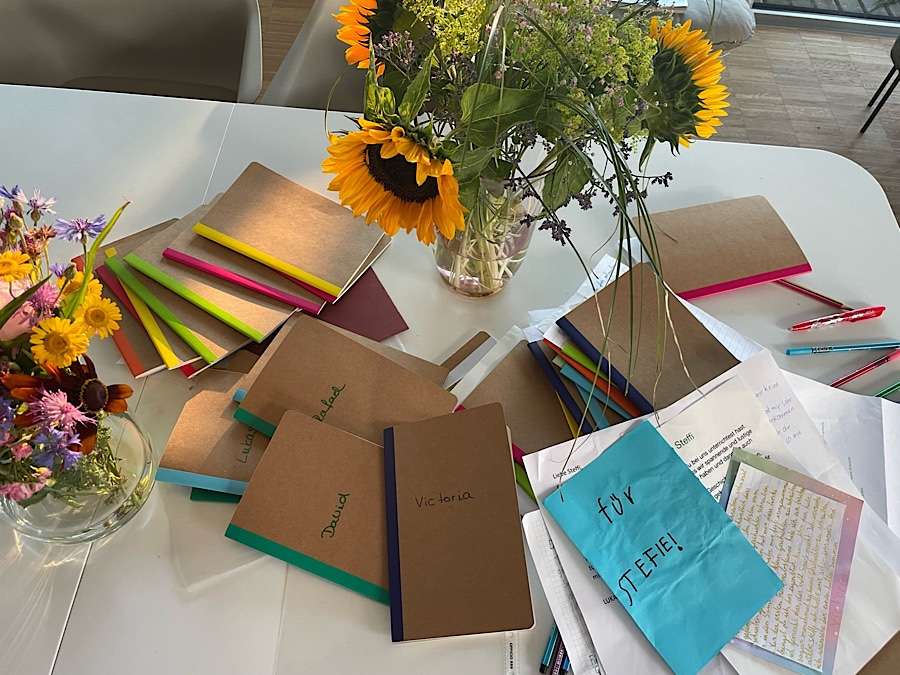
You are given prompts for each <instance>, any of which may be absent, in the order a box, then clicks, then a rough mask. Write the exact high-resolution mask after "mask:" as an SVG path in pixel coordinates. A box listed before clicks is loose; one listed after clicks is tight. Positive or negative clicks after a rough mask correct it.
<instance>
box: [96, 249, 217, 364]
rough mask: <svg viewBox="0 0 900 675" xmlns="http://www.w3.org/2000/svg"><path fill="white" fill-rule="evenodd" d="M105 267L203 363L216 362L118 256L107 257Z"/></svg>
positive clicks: (194, 336) (213, 355)
mask: <svg viewBox="0 0 900 675" xmlns="http://www.w3.org/2000/svg"><path fill="white" fill-rule="evenodd" d="M106 266H107V267H108V268H109V269H110V270H112V272H113V274H115V275H116V276H117V277H118V278H119V281H121V282H122V283H123V284H125V285H126V286H128V288H130V289H131V290H132V291H133V292H134V293H135V294H136V295H137V296H138V297H139V298H140V299H141V300H143V301H144V304H146V305H147V306H148V307H149V308H150V309H152V310H153V313H154V314H156V315H157V316H158V317H159V318H160V319H162V320H163V321H164V322H165V323H166V325H167V326H169V328H171V329H172V331H173V332H174V333H175V334H176V335H177V336H178V337H180V338H181V339H182V340H184V342H185V344H187V345H188V347H190V348H191V349H193V350H194V351H195V352H196V353H197V354H198V355H199V356H200V357H201V358H202V359H203V360H204V361H206V362H207V363H215V362H216V361H218V357H217V356H216V355H215V354H213V352H212V351H211V350H210V349H209V347H207V346H206V345H204V344H203V343H202V342H201V341H200V339H199V338H198V337H197V336H196V335H194V333H193V332H192V331H191V329H190V328H188V327H187V326H186V325H184V323H182V322H181V321H180V320H179V319H178V317H177V316H175V315H174V314H173V313H172V311H171V310H170V309H169V308H168V307H166V306H165V305H164V304H163V303H162V302H160V300H159V298H157V297H156V296H155V295H153V293H151V292H150V290H149V289H148V288H147V287H146V286H144V284H142V283H141V282H140V281H138V280H137V277H135V276H134V274H132V273H131V271H130V270H129V269H128V266H127V265H125V264H124V263H123V262H122V261H121V260H119V258H118V256H107V258H106Z"/></svg>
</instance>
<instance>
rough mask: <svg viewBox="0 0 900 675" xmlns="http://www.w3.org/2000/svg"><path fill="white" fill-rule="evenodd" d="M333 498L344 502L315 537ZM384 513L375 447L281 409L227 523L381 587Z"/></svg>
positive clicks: (381, 463) (380, 463)
mask: <svg viewBox="0 0 900 675" xmlns="http://www.w3.org/2000/svg"><path fill="white" fill-rule="evenodd" d="M339 493H341V494H348V493H349V497H348V498H347V499H346V503H345V504H344V505H343V508H342V510H341V512H340V514H341V515H340V518H339V519H338V521H337V526H336V527H335V528H334V531H333V536H328V533H327V532H326V533H325V534H324V535H323V530H324V529H325V528H327V527H328V526H329V525H330V523H331V520H332V513H333V512H334V510H335V505H336V503H337V501H338V494H339ZM384 509H385V502H384V453H383V451H382V449H381V446H379V445H375V444H374V443H370V442H368V441H366V440H363V439H362V438H359V437H357V436H354V435H353V434H348V433H347V432H345V431H341V430H340V429H336V428H334V427H331V426H328V425H327V424H322V423H321V422H317V421H315V420H314V419H312V418H311V417H309V416H308V415H304V414H302V413H299V412H296V411H288V412H286V413H285V414H284V417H282V419H281V424H280V425H279V426H278V431H276V432H275V435H274V436H273V437H272V440H271V441H269V446H268V448H267V449H266V453H265V455H264V456H263V458H262V461H260V463H259V465H258V466H257V468H256V472H255V473H254V474H253V479H252V480H251V481H250V484H249V485H248V486H247V491H246V492H245V493H244V496H243V497H242V498H241V503H240V504H239V505H238V507H237V511H235V513H234V517H233V518H232V519H231V522H232V524H234V525H237V526H238V527H242V528H243V529H245V530H249V531H250V532H254V533H255V534H258V535H259V536H261V537H265V538H266V539H269V540H271V541H274V542H276V543H278V544H281V545H282V546H286V547H287V548H289V549H292V550H294V551H299V552H300V553H303V554H305V555H307V556H310V557H312V558H315V559H316V560H319V561H321V562H324V563H325V564H327V565H331V566H332V567H337V568H338V569H341V570H343V571H345V572H349V573H350V574H352V575H354V576H357V577H360V578H362V579H365V580H366V581H369V582H371V583H373V584H376V585H377V586H381V587H382V588H384V589H387V587H388V578H387V531H386V530H387V528H386V518H385V512H384Z"/></svg>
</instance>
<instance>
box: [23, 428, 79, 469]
mask: <svg viewBox="0 0 900 675" xmlns="http://www.w3.org/2000/svg"><path fill="white" fill-rule="evenodd" d="M80 443H81V439H80V438H79V437H78V434H76V433H73V432H70V431H63V430H61V429H42V430H41V431H40V432H38V433H37V435H35V437H34V438H33V439H31V445H32V446H33V447H34V448H35V449H39V451H38V452H37V453H36V454H34V455H32V457H31V461H32V463H33V464H35V465H37V466H43V467H47V468H48V469H51V468H53V467H54V466H55V465H56V464H57V463H58V462H60V461H61V462H62V465H63V468H65V469H68V468H70V467H71V466H73V465H74V464H75V462H77V461H78V460H79V459H81V453H80V452H75V451H74V450H70V448H71V446H74V445H80Z"/></svg>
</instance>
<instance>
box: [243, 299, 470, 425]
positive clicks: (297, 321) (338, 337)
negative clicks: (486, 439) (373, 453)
mask: <svg viewBox="0 0 900 675" xmlns="http://www.w3.org/2000/svg"><path fill="white" fill-rule="evenodd" d="M279 338H280V339H279ZM357 340H359V337H358V336H354V337H353V338H350V337H348V336H346V335H343V334H341V333H339V332H338V331H336V330H335V329H334V328H332V327H330V326H327V325H325V324H323V323H321V322H320V321H317V320H316V319H313V318H311V317H308V316H305V315H302V314H300V315H298V316H296V317H295V318H294V323H293V325H292V326H291V327H290V329H289V330H287V331H286V332H284V335H283V336H282V334H279V335H278V338H277V339H276V340H274V341H273V343H272V345H270V348H269V350H267V353H266V354H265V355H264V356H263V357H262V358H261V359H260V361H259V362H257V365H258V366H260V367H259V369H258V370H257V369H256V367H254V370H256V372H255V373H254V371H251V372H250V374H249V375H248V376H246V377H247V380H251V383H250V385H249V387H247V392H246V395H245V396H244V397H243V400H242V401H241V405H240V407H239V408H238V410H237V411H236V412H235V419H237V420H239V421H241V422H243V423H244V424H247V425H249V426H251V427H253V428H255V429H257V430H258V431H261V432H263V433H265V434H267V435H269V436H271V435H272V434H273V433H274V432H275V428H276V427H277V426H278V423H279V421H280V420H281V416H282V415H283V414H284V413H285V412H286V411H287V410H297V411H299V412H302V413H304V414H307V415H309V416H311V417H314V418H316V419H318V420H319V421H322V422H325V423H326V424H330V425H333V426H336V427H338V428H340V429H343V430H344V431H348V432H350V433H352V434H356V435H357V436H360V437H362V438H365V439H367V440H369V441H371V442H373V443H380V442H381V435H382V432H383V431H384V429H385V428H386V427H388V426H390V425H392V424H397V423H400V422H411V421H416V420H421V419H426V418H428V417H433V416H434V415H440V414H442V413H446V412H449V411H451V410H453V408H454V407H455V405H456V397H455V396H453V395H452V394H450V393H449V392H447V391H446V390H444V388H443V387H442V386H441V385H440V384H436V383H435V382H433V381H430V380H428V379H426V378H425V377H422V376H421V375H419V374H417V373H414V372H413V371H411V370H408V369H407V368H405V367H403V366H401V365H399V364H397V363H396V362H395V361H392V360H391V359H388V358H386V357H385V356H382V355H381V354H379V353H378V352H377V351H375V350H374V349H373V348H370V347H367V346H364V345H363V344H360V342H358V341H357ZM380 347H383V345H380ZM260 362H262V365H260ZM436 367H439V366H436ZM254 376H255V377H254ZM444 376H446V373H445V374H444Z"/></svg>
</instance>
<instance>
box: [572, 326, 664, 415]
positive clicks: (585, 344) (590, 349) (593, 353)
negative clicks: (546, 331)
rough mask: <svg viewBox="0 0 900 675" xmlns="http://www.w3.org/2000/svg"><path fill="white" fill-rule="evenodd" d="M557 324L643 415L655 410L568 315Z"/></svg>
mask: <svg viewBox="0 0 900 675" xmlns="http://www.w3.org/2000/svg"><path fill="white" fill-rule="evenodd" d="M556 325H557V326H559V327H560V329H561V330H562V332H563V333H565V334H566V335H567V336H568V338H569V339H570V340H571V341H572V342H574V343H575V346H576V347H578V349H580V350H581V351H583V352H584V353H585V355H586V356H587V357H588V358H589V359H590V360H591V361H593V362H594V363H596V364H599V368H600V372H602V373H604V374H606V375H607V376H608V377H609V381H610V382H612V383H613V384H614V385H615V386H616V387H617V388H619V389H620V390H621V391H622V392H624V394H625V396H627V397H628V400H630V401H631V402H632V403H634V404H635V405H636V406H637V409H638V410H639V411H640V412H641V414H642V415H649V414H650V413H652V412H653V406H652V405H651V404H650V401H648V400H647V399H646V398H644V396H643V394H641V392H639V391H638V390H637V389H636V388H635V387H634V385H632V384H629V382H628V380H627V379H626V378H625V376H624V375H622V373H620V372H619V371H618V370H616V369H615V368H613V366H612V364H611V363H610V362H609V361H608V360H607V359H606V357H605V356H603V355H602V354H601V353H600V352H599V351H597V348H596V347H594V345H593V344H591V342H590V341H589V340H587V339H586V338H585V337H584V335H582V334H581V331H580V330H578V329H577V328H575V326H574V324H573V323H572V322H571V321H569V320H568V319H567V318H566V317H561V318H559V319H557V320H556Z"/></svg>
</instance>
